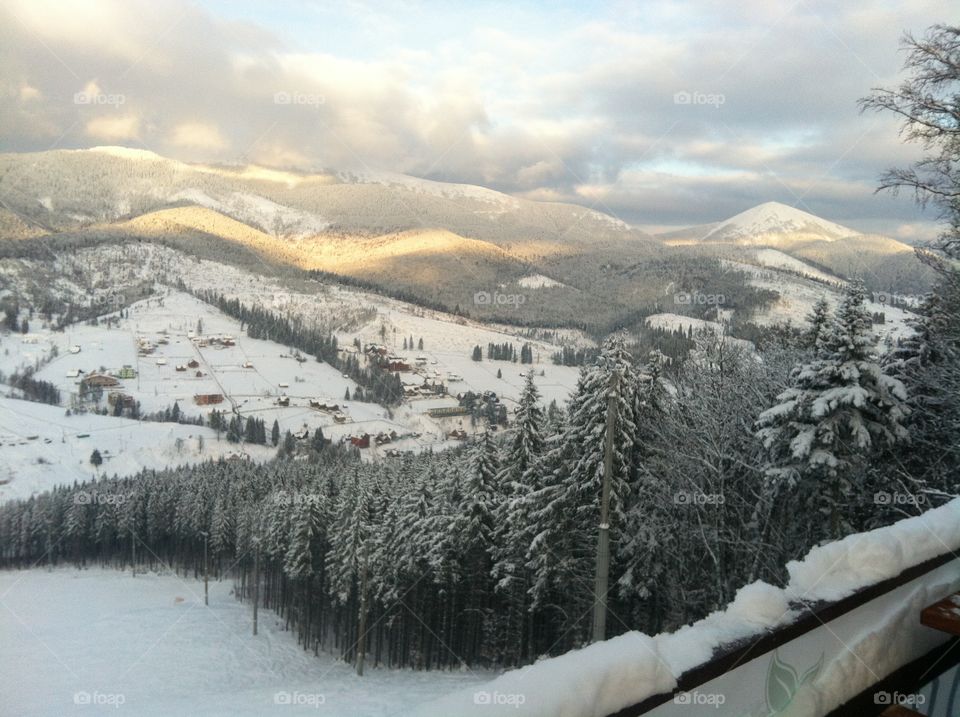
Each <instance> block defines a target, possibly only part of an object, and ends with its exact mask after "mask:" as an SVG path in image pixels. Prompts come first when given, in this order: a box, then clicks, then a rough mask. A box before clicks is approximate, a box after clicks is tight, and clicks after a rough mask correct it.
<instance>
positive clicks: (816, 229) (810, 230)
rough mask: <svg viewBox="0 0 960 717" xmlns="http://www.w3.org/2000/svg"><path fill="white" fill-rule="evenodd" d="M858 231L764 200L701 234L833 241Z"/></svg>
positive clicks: (729, 239)
mask: <svg viewBox="0 0 960 717" xmlns="http://www.w3.org/2000/svg"><path fill="white" fill-rule="evenodd" d="M859 233H860V232H857V231H854V230H853V229H849V228H847V227H845V226H842V225H841V224H836V223H835V222H831V221H828V220H826V219H821V218H820V217H818V216H816V215H814V214H811V213H810V212H805V211H803V210H802V209H797V208H796V207H791V206H789V205H786V204H781V203H780V202H764V203H763V204H758V205H757V206H755V207H752V208H750V209H747V210H746V211H743V212H740V213H739V214H737V215H735V216H733V217H730V218H729V219H727V220H726V221H723V222H720V224H718V225H717V226H715V227H714V228H713V229H711V230H710V231H709V232H707V234H705V235H704V237H703V238H704V239H705V240H708V241H724V242H738V243H749V244H756V243H763V242H764V241H766V240H768V239H769V238H771V237H772V236H783V235H794V236H796V237H797V238H806V239H818V240H821V241H835V240H837V239H842V238H843V237H848V236H855V235H858V234H859Z"/></svg>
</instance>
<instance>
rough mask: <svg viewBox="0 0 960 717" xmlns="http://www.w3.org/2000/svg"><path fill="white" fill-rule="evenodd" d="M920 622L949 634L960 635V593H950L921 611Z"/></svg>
mask: <svg viewBox="0 0 960 717" xmlns="http://www.w3.org/2000/svg"><path fill="white" fill-rule="evenodd" d="M920 624H922V625H926V626H927V627H932V628H933V629H934V630H940V631H941V632H945V633H947V634H948V635H960V593H954V594H953V595H948V596H947V597H945V598H944V599H943V600H940V601H939V602H936V603H934V604H933V605H930V606H929V607H926V608H924V609H923V612H921V613H920Z"/></svg>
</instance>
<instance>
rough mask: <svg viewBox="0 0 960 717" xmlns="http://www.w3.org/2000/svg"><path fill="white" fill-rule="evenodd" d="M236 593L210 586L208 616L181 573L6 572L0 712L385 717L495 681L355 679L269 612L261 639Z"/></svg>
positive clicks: (452, 675)
mask: <svg viewBox="0 0 960 717" xmlns="http://www.w3.org/2000/svg"><path fill="white" fill-rule="evenodd" d="M231 588H232V585H231V583H230V582H226V581H225V582H222V583H218V582H216V581H214V582H211V583H210V605H209V607H205V606H204V604H203V582H202V581H195V580H192V579H182V578H180V577H177V576H176V575H173V574H164V575H157V574H152V573H151V574H138V575H137V576H136V577H131V575H130V573H129V572H120V571H115V570H101V569H96V568H94V569H90V570H83V571H77V570H75V569H71V568H58V569H55V570H53V571H52V572H47V571H46V570H44V569H42V568H34V569H31V570H24V571H3V572H0V605H2V608H3V609H0V634H2V635H3V639H2V640H0V671H2V674H3V675H4V680H3V682H4V688H3V689H2V693H0V694H2V696H0V713H2V714H4V715H17V717H49V716H51V715H64V714H78V715H88V714H89V715H93V714H98V715H102V714H132V715H138V717H150V716H151V715H157V716H158V717H169V715H204V716H205V717H213V716H216V715H223V716H226V715H230V716H231V717H244V716H247V715H249V716H250V717H261V716H262V715H298V714H313V715H325V716H328V717H333V716H338V717H347V716H349V717H379V716H382V715H397V714H406V713H408V712H409V711H410V710H411V709H413V708H414V707H415V706H417V705H419V704H422V703H424V702H427V701H430V700H433V699H435V698H437V697H438V696H440V695H443V694H445V693H448V692H450V691H452V690H458V689H463V688H466V687H468V686H470V685H477V684H480V683H482V682H484V681H486V680H489V679H491V678H492V677H493V675H492V674H491V673H482V672H473V671H470V670H466V671H463V672H415V671H411V670H387V669H383V668H374V667H373V666H372V663H370V662H369V661H368V663H367V669H366V670H365V674H364V676H363V677H358V676H357V675H356V674H355V672H354V670H353V668H352V667H351V666H350V665H348V664H344V663H343V662H340V661H339V660H337V659H334V658H333V657H331V656H329V655H327V654H325V653H321V655H320V656H319V657H314V655H313V653H312V652H309V653H308V652H305V651H303V650H302V649H301V648H300V646H298V645H297V642H296V637H295V636H294V635H293V634H292V633H288V632H285V631H284V630H283V623H282V621H280V620H278V619H277V618H276V616H275V615H274V614H273V613H272V612H270V611H267V610H261V611H260V619H259V630H258V633H259V634H258V635H257V636H256V637H254V636H253V635H252V634H251V608H250V606H249V604H241V603H239V602H237V601H236V600H235V599H234V597H233V596H232V595H231ZM438 717H439V715H438Z"/></svg>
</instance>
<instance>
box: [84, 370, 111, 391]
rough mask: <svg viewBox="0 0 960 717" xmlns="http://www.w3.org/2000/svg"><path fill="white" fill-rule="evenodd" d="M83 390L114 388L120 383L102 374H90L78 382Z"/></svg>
mask: <svg viewBox="0 0 960 717" xmlns="http://www.w3.org/2000/svg"><path fill="white" fill-rule="evenodd" d="M80 383H81V384H82V385H83V386H84V387H85V388H116V387H117V386H119V385H120V382H119V381H118V380H117V379H115V378H114V377H113V376H107V375H105V374H102V373H91V374H87V376H85V377H84V379H83V381H81V382H80Z"/></svg>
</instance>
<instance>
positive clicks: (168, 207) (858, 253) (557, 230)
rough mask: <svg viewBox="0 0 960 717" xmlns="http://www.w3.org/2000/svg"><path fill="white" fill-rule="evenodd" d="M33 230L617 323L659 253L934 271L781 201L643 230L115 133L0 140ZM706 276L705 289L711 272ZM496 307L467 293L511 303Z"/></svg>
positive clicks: (15, 225) (442, 300)
mask: <svg viewBox="0 0 960 717" xmlns="http://www.w3.org/2000/svg"><path fill="white" fill-rule="evenodd" d="M42 235H63V236H66V237H70V238H72V239H77V238H80V239H81V240H82V241H83V242H84V243H89V242H90V241H97V240H100V239H103V238H110V239H111V240H112V241H117V240H122V239H123V238H124V237H135V238H139V239H159V240H164V241H168V242H169V241H175V242H180V243H183V242H186V244H185V246H186V245H189V246H191V247H192V248H193V249H194V250H199V249H198V248H204V250H205V251H206V252H207V254H206V255H207V256H209V255H210V252H212V251H217V252H227V253H233V254H234V255H236V254H237V252H239V251H241V250H244V251H245V252H246V254H247V256H248V258H249V255H250V253H251V252H252V253H253V254H254V255H255V256H256V257H257V260H258V261H261V262H267V263H270V264H274V265H282V266H294V267H296V268H298V269H316V270H321V271H324V272H328V273H333V274H338V275H341V276H347V277H351V278H352V279H356V280H361V281H363V282H365V283H367V284H369V285H371V286H372V287H380V288H382V289H384V290H385V291H387V292H388V293H392V294H394V295H401V296H404V297H410V298H414V299H416V300H419V301H426V302H430V303H432V304H437V305H440V306H444V307H448V308H451V309H453V308H455V307H457V306H461V307H463V306H467V305H470V304H473V303H474V302H473V296H474V294H476V293H477V292H483V291H486V292H491V291H494V290H499V291H503V292H507V293H509V292H517V293H530V295H531V296H537V297H539V298H542V299H543V300H542V301H530V302H526V303H525V304H524V305H523V307H522V308H520V309H518V310H515V311H513V312H512V314H511V316H510V317H509V318H511V319H514V318H518V317H521V318H523V319H524V321H534V322H538V323H541V324H558V323H559V324H565V323H569V322H571V321H575V320H578V319H577V317H583V316H587V317H590V320H591V321H593V320H596V321H598V322H600V323H602V324H604V325H614V324H616V323H617V322H618V321H619V320H620V317H623V316H628V315H630V314H631V312H633V311H635V310H636V309H637V308H638V307H642V306H651V305H652V304H654V303H655V302H657V301H658V300H659V299H660V298H661V297H662V295H663V294H662V285H663V284H665V283H668V282H669V280H670V279H669V278H668V279H667V281H666V282H664V281H663V272H664V269H663V266H660V267H659V268H658V267H657V266H656V264H657V263H658V262H659V263H660V264H661V265H662V264H663V263H666V264H667V265H669V266H671V267H674V268H673V269H670V270H669V271H671V272H676V273H678V274H683V273H689V272H688V271H687V272H685V271H683V270H681V269H680V267H683V266H687V267H688V268H692V267H693V266H696V267H697V272H699V273H702V272H703V270H704V269H703V265H702V262H703V261H704V260H708V261H714V262H715V261H716V260H717V259H726V260H732V261H734V262H737V263H740V264H743V263H746V264H750V265H758V264H759V262H758V261H757V259H756V256H757V253H756V252H757V250H758V249H763V248H768V249H775V250H778V251H780V252H782V253H783V254H785V255H787V256H789V257H790V258H791V260H792V261H794V262H799V265H800V266H799V267H798V266H796V265H793V268H792V272H790V273H793V274H800V275H805V276H814V275H818V276H821V277H822V276H824V275H826V276H829V277H832V279H835V280H836V281H837V282H840V281H842V280H844V279H846V278H851V277H854V276H856V277H860V278H863V279H865V280H866V281H867V282H868V284H869V285H870V287H871V288H872V289H873V290H877V291H900V292H919V291H922V290H923V289H924V288H925V286H926V282H927V281H928V280H929V276H928V274H927V270H926V268H925V267H924V266H923V265H922V264H921V263H920V262H918V261H917V260H916V258H915V257H914V255H913V250H912V248H911V247H909V246H907V245H906V244H902V243H901V242H898V241H896V240H893V239H890V238H888V237H877V236H869V235H864V234H861V233H859V232H857V231H855V230H853V229H850V228H847V227H844V226H842V225H840V224H837V223H835V222H832V221H828V220H826V219H821V218H820V217H817V216H815V215H813V214H810V213H808V212H805V211H802V210H800V209H796V208H794V207H789V206H786V205H784V204H780V203H777V202H766V203H764V204H761V205H759V206H756V207H753V208H750V209H747V210H745V211H743V212H741V213H739V214H737V215H736V216H733V217H731V218H729V219H726V220H723V221H719V222H716V223H713V224H707V225H699V226H693V227H690V228H687V229H683V230H680V231H674V232H669V233H666V234H661V235H658V236H651V235H649V234H647V233H645V232H643V231H641V230H640V229H638V228H636V227H632V226H629V225H627V224H626V223H624V222H622V221H620V220H618V219H616V218H614V217H611V216H609V215H607V214H604V213H602V212H598V211H595V210H592V209H587V208H585V207H582V206H577V205H572V204H562V203H553V202H537V201H530V200H527V199H521V198H517V197H512V196H509V195H507V194H503V193H501V192H497V191H494V190H492V189H488V188H484V187H476V186H471V185H463V184H450V183H444V182H436V181H431V180H425V179H419V178H415V177H410V176H406V175H402V174H396V173H389V172H373V171H367V172H360V173H357V172H334V171H318V172H313V173H306V172H297V171H287V170H277V169H270V168H265V167H258V166H252V165H245V166H218V165H205V164H188V163H185V162H181V161H177V160H172V159H168V158H165V157H161V156H160V155H157V154H155V153H153V152H149V151H145V150H134V149H128V148H123V147H98V148H94V149H89V150H57V151H49V152H39V153H32V154H4V155H0V237H3V238H7V239H11V238H21V239H25V238H30V237H36V236H42ZM214 245H217V246H219V247H220V248H219V249H211V247H212V246H214ZM781 263H782V262H781ZM778 271H783V272H786V269H785V268H784V266H781V267H779V268H778ZM531 275H536V276H543V277H545V278H546V279H547V281H548V283H543V282H541V284H540V286H539V288H537V289H536V290H535V291H533V292H531V290H530V288H529V286H525V285H524V284H522V283H521V282H522V281H523V280H524V279H525V277H529V276H531ZM704 282H705V284H704V286H701V287H699V288H701V289H703V290H706V289H709V288H710V287H709V285H710V284H711V283H716V282H715V281H714V280H713V279H710V278H709V277H708V278H706V279H704ZM528 283H529V282H528ZM691 288H697V287H691ZM499 308H500V307H498V306H496V305H493V306H471V310H472V311H475V312H476V315H478V316H488V317H494V316H497V317H499V318H501V319H502V318H507V317H504V316H503V312H502V311H499V313H498V309H499Z"/></svg>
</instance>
